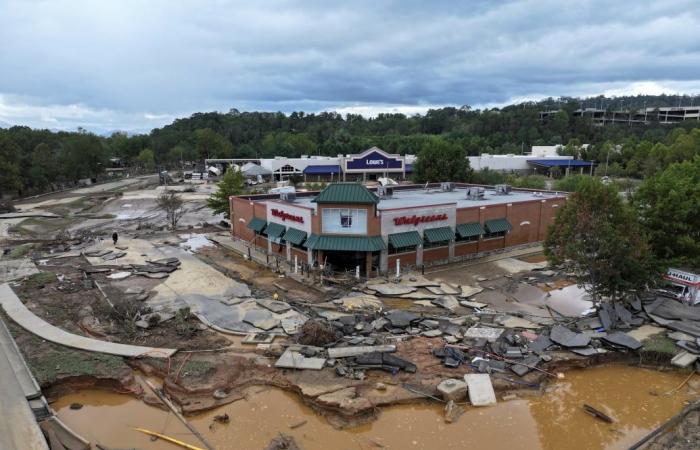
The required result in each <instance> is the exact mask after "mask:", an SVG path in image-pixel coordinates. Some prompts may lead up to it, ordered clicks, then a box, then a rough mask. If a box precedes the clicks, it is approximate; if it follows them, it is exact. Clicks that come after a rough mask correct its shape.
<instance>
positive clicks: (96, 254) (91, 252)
mask: <svg viewBox="0 0 700 450" xmlns="http://www.w3.org/2000/svg"><path fill="white" fill-rule="evenodd" d="M110 253H112V250H107V249H99V250H87V251H84V252H83V255H85V256H93V257H97V258H102V257H103V256H106V255H109V254H110Z"/></svg>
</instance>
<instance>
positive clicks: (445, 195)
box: [230, 183, 566, 276]
mask: <svg viewBox="0 0 700 450" xmlns="http://www.w3.org/2000/svg"><path fill="white" fill-rule="evenodd" d="M565 201H566V195H565V194H562V193H556V192H551V191H534V190H518V189H510V187H509V186H505V185H501V186H496V187H484V186H474V185H468V184H462V183H438V184H431V185H428V186H423V185H402V186H394V187H388V188H381V187H380V188H377V189H376V190H371V189H368V188H367V187H365V186H363V185H362V184H360V183H332V184H329V185H328V186H327V187H326V188H325V189H324V190H322V191H320V192H304V193H301V192H297V193H296V194H278V195H272V194H263V195H242V196H233V197H231V198H230V205H231V232H232V234H233V236H234V238H238V239H241V240H244V241H246V242H248V243H250V244H252V245H253V246H255V247H258V248H259V249H262V250H263V251H267V252H268V253H269V254H273V255H277V256H279V257H281V258H283V259H286V260H287V261H289V262H292V263H293V262H294V261H296V262H298V263H306V264H309V265H311V266H321V265H323V266H325V265H330V267H331V268H332V269H333V270H355V268H357V267H358V266H359V270H360V272H361V273H362V275H368V276H377V275H379V274H384V273H388V272H393V271H394V270H395V267H396V266H397V260H398V261H399V262H398V265H400V267H401V270H403V269H404V268H406V267H415V268H420V267H423V266H431V265H437V264H447V263H451V262H458V261H462V260H465V259H470V258H475V257H478V256H483V255H486V254H489V253H492V252H497V251H504V250H506V249H511V248H515V247H519V246H525V245H532V244H533V243H537V242H540V241H542V240H544V237H545V234H546V232H547V227H548V225H549V224H550V223H552V221H553V220H554V216H555V214H556V211H557V208H559V207H560V206H562V205H563V203H564V202H565Z"/></svg>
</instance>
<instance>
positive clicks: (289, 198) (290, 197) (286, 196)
mask: <svg viewBox="0 0 700 450" xmlns="http://www.w3.org/2000/svg"><path fill="white" fill-rule="evenodd" d="M296 199H297V193H296V192H281V193H280V200H284V201H285V202H289V203H294V201H295V200H296Z"/></svg>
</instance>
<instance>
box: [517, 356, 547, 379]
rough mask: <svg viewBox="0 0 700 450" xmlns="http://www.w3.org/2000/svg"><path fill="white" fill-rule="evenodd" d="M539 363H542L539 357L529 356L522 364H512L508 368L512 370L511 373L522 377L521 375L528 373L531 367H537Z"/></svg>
mask: <svg viewBox="0 0 700 450" xmlns="http://www.w3.org/2000/svg"><path fill="white" fill-rule="evenodd" d="M540 361H542V359H541V358H540V357H539V356H537V355H530V356H528V357H527V358H525V359H523V363H522V364H513V365H512V366H510V370H512V371H513V373H515V374H516V375H518V376H519V377H522V376H523V375H525V374H527V373H528V372H530V371H531V370H532V368H533V367H537V365H538V364H539V363H540ZM528 366H529V367H528Z"/></svg>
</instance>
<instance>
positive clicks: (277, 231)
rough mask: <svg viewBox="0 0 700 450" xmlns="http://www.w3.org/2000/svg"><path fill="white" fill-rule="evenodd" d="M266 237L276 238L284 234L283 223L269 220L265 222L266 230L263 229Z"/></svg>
mask: <svg viewBox="0 0 700 450" xmlns="http://www.w3.org/2000/svg"><path fill="white" fill-rule="evenodd" d="M265 233H267V236H268V237H271V238H278V237H281V236H282V235H283V234H284V225H280V224H278V223H274V222H270V223H268V224H267V230H265Z"/></svg>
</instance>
